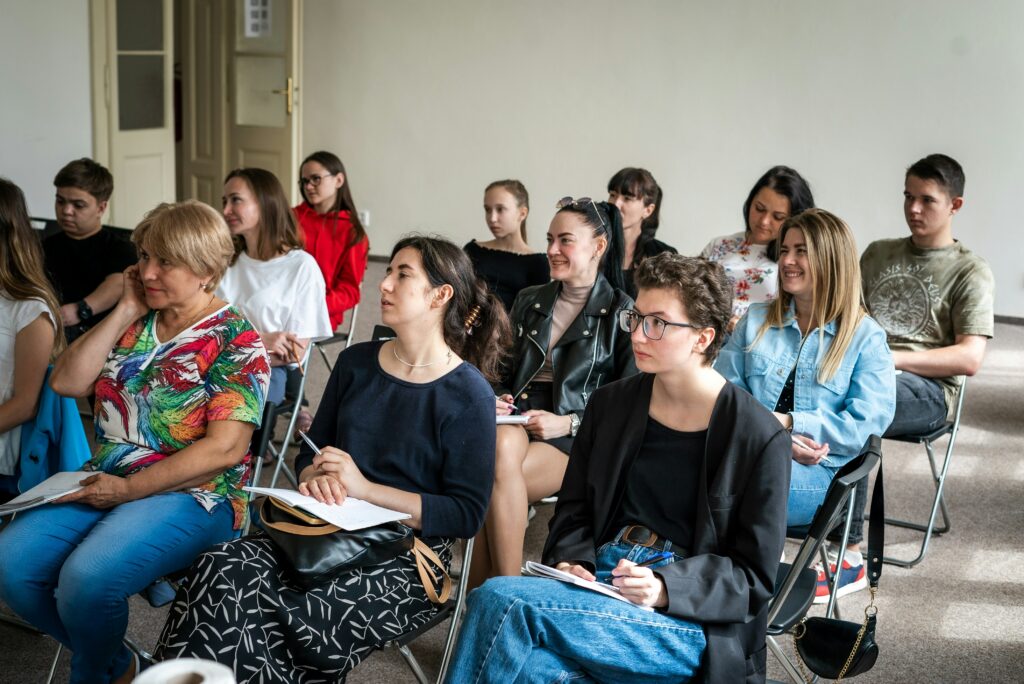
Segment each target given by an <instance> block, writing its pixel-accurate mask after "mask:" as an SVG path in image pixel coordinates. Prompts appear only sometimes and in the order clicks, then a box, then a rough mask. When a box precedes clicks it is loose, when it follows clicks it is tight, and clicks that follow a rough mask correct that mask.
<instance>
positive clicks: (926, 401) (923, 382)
mask: <svg viewBox="0 0 1024 684" xmlns="http://www.w3.org/2000/svg"><path fill="white" fill-rule="evenodd" d="M945 422H946V394H945V393H944V392H943V391H942V385H940V384H939V383H938V382H936V381H935V380H933V379H932V378H922V377H921V376H920V375H914V374H913V373H908V372H907V371H903V372H902V373H900V374H899V375H897V376H896V415H895V416H893V419H892V423H891V424H890V425H889V429H888V430H886V431H885V436H886V437H896V436H899V435H919V434H922V433H927V432H931V431H932V430H935V429H936V428H938V427H939V426H940V425H942V424H943V423H945Z"/></svg>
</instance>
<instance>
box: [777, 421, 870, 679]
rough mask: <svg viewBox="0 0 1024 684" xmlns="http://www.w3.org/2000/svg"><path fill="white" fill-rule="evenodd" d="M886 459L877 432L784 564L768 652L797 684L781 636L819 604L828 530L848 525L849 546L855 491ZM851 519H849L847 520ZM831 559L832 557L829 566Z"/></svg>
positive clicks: (832, 600)
mask: <svg viewBox="0 0 1024 684" xmlns="http://www.w3.org/2000/svg"><path fill="white" fill-rule="evenodd" d="M881 460H882V440H881V438H879V437H877V436H875V435H872V436H871V437H870V438H869V439H868V442H867V444H866V445H865V446H864V449H863V450H862V451H861V453H860V455H859V456H857V457H856V458H854V459H853V460H851V461H850V462H849V463H847V464H846V465H845V466H843V467H842V468H841V469H840V470H839V472H838V473H836V475H835V477H834V478H832V483H831V484H830V485H829V487H828V491H827V492H826V493H825V500H824V501H823V502H822V504H821V506H820V507H819V508H818V511H817V513H815V514H814V519H813V520H812V521H811V524H810V526H809V527H808V528H807V536H806V537H804V540H803V542H801V544H800V548H799V549H798V550H797V553H796V557H795V558H794V559H793V562H792V563H781V564H780V565H779V571H778V574H777V575H776V580H775V594H774V596H773V597H772V600H771V604H770V606H769V608H768V650H769V651H771V652H772V653H773V654H774V655H775V657H776V658H777V659H778V660H779V662H780V663H781V665H782V667H783V669H784V670H785V671H786V674H788V675H789V676H790V677H791V678H792V680H793V681H794V682H800V683H801V684H803V682H805V680H804V679H803V677H802V676H801V674H800V672H799V670H798V669H797V668H796V666H794V665H793V663H792V661H790V660H789V658H788V657H787V656H786V654H785V652H784V651H783V650H782V648H781V646H779V644H778V641H777V637H779V636H781V635H783V634H785V633H786V632H789V631H790V630H791V629H792V628H793V627H794V626H796V625H797V624H798V623H799V622H800V620H802V619H803V617H804V615H806V613H807V610H808V609H809V608H810V607H811V604H812V603H813V602H814V595H815V589H816V587H817V583H818V573H817V571H816V570H815V569H814V567H813V565H811V563H813V561H814V558H815V556H817V555H818V554H819V553H820V551H821V548H822V547H823V546H824V544H825V540H826V538H827V537H828V534H829V533H830V532H831V531H832V530H833V529H834V528H836V527H837V526H838V525H840V524H842V525H843V539H842V544H843V546H842V548H846V543H847V540H848V539H849V535H850V522H851V520H852V518H853V508H852V506H851V504H852V503H853V492H854V488H855V487H856V486H857V483H858V482H859V481H861V480H863V479H865V478H867V477H868V476H869V475H870V474H871V471H872V470H874V468H875V466H876V465H878V464H879V463H880V462H881ZM844 521H845V522H844ZM827 565H828V563H827V560H826V567H827ZM837 577H838V573H836V574H833V575H832V578H831V581H832V583H833V587H832V591H831V592H830V593H831V597H830V598H829V603H828V607H827V608H826V610H825V615H826V617H831V616H832V614H833V611H834V608H835V600H836V599H835V587H834V583H835V582H836V581H837V580H836V578H837Z"/></svg>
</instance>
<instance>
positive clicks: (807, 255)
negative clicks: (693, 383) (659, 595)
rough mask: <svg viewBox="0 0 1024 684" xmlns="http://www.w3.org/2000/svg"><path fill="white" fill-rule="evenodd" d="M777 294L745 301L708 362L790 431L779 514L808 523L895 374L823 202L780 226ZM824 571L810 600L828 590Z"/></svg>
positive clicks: (851, 249)
mask: <svg viewBox="0 0 1024 684" xmlns="http://www.w3.org/2000/svg"><path fill="white" fill-rule="evenodd" d="M779 239H780V248H779V262H778V263H779V270H778V274H779V293H780V295H779V297H778V299H776V300H775V301H774V302H769V303H765V304H753V305H751V307H750V308H749V310H748V311H747V313H746V315H745V316H744V317H743V318H742V319H741V320H740V322H739V323H738V324H737V325H736V329H735V330H734V331H733V335H732V337H731V338H730V339H729V342H728V343H727V344H726V346H725V348H724V349H723V350H722V353H721V355H720V356H719V358H718V362H717V364H716V366H715V367H716V369H717V370H718V371H719V372H720V373H722V375H724V376H725V377H726V378H727V379H728V380H730V381H731V382H733V383H735V384H737V385H739V386H740V387H742V388H744V389H746V390H747V391H748V392H750V393H751V394H752V395H753V396H754V398H756V399H757V400H758V401H759V402H761V404H762V405H764V406H765V407H766V408H768V409H769V410H771V411H774V412H775V415H776V417H777V418H778V419H779V422H781V423H782V425H783V426H785V427H786V428H787V429H789V430H790V431H791V432H792V433H793V461H794V463H793V472H792V478H791V480H790V487H789V503H788V509H787V510H788V515H787V524H788V525H790V526H801V525H807V524H809V523H810V522H811V519H812V518H813V517H814V513H815V512H816V510H817V508H818V506H819V505H821V503H822V501H823V500H824V498H825V492H826V491H827V490H828V486H829V483H830V482H831V481H832V477H833V476H834V475H835V473H836V471H838V470H839V468H841V467H842V466H843V465H845V464H846V463H847V462H848V461H849V460H850V459H851V458H853V457H854V456H856V455H857V454H858V453H860V450H861V447H862V446H863V445H864V442H865V441H867V439H868V437H869V436H870V435H872V434H877V435H881V434H882V433H884V432H885V430H886V428H888V427H889V423H890V422H891V421H892V417H893V413H894V411H895V408H896V375H895V367H894V366H893V360H892V353H891V352H890V351H889V347H888V345H887V344H886V339H885V331H884V330H883V329H882V327H881V326H880V325H878V324H877V323H876V322H875V321H874V320H873V319H872V318H870V317H869V316H868V315H867V313H866V312H865V310H864V307H863V306H862V304H861V292H860V265H859V263H858V258H857V255H858V251H857V247H856V244H855V243H854V239H853V235H852V233H851V232H850V229H849V227H848V226H847V225H846V224H845V223H844V222H843V221H842V219H840V218H838V217H837V216H834V215H833V214H830V213H829V212H827V211H824V210H822V209H809V210H807V211H805V212H803V213H801V214H798V215H797V216H793V217H791V218H789V219H787V220H786V222H785V223H784V224H783V226H782V230H781V232H780V238H779ZM866 494H867V488H866V486H865V487H863V488H859V489H858V492H857V497H856V506H855V511H854V520H853V525H852V528H851V531H850V540H849V541H850V544H849V546H848V547H847V550H846V553H845V554H844V559H843V564H842V568H841V571H840V578H839V585H840V592H839V593H840V595H843V594H847V593H850V592H852V591H857V590H858V589H862V588H864V587H865V586H867V582H866V579H865V575H864V563H863V558H862V557H861V554H860V552H859V548H860V543H861V541H862V540H863V522H864V504H865V501H866ZM827 597H828V588H827V585H826V584H825V575H824V572H819V575H818V600H823V599H824V600H827Z"/></svg>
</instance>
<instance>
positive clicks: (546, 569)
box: [525, 561, 654, 610]
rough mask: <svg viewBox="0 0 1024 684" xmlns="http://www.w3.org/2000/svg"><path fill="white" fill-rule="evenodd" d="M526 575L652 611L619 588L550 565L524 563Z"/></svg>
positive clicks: (531, 562)
mask: <svg viewBox="0 0 1024 684" xmlns="http://www.w3.org/2000/svg"><path fill="white" fill-rule="evenodd" d="M525 570H526V574H528V575H533V576H534V577H547V578H548V579H556V580H558V581H560V582H567V583H569V584H575V585H576V586H577V587H582V588H584V589H589V590H590V591H596V592H597V593H599V594H604V595H605V596H608V597H610V598H613V599H616V600H618V601H625V602H626V603H628V604H629V605H631V606H633V607H634V608H639V609H640V610H654V609H653V608H651V607H650V606H641V605H638V604H636V603H633V602H632V601H630V600H629V599H628V598H626V597H625V596H623V595H622V594H620V593H619V588H618V587H616V586H613V585H611V584H605V583H604V582H592V581H590V580H585V579H583V578H582V577H577V576H576V575H573V574H571V573H568V572H565V571H563V570H559V569H558V568H553V567H551V566H550V565H544V564H543V563H535V562H533V561H526V567H525Z"/></svg>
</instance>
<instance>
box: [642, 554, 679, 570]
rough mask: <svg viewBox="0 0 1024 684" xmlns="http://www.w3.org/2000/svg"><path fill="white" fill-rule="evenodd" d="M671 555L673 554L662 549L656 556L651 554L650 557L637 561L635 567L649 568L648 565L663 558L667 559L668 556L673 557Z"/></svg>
mask: <svg viewBox="0 0 1024 684" xmlns="http://www.w3.org/2000/svg"><path fill="white" fill-rule="evenodd" d="M673 557H674V555H673V554H672V553H670V552H668V551H663V552H662V553H659V554H658V555H657V556H651V557H650V558H648V559H647V560H645V561H644V562H643V563H637V564H636V567H638V568H649V567H650V566H652V565H654V564H655V563H660V562H661V561H663V560H668V559H669V558H673Z"/></svg>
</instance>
